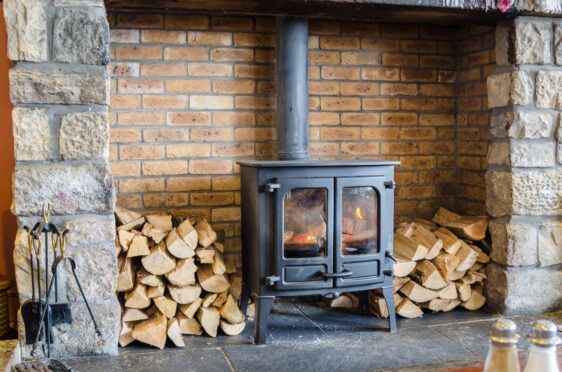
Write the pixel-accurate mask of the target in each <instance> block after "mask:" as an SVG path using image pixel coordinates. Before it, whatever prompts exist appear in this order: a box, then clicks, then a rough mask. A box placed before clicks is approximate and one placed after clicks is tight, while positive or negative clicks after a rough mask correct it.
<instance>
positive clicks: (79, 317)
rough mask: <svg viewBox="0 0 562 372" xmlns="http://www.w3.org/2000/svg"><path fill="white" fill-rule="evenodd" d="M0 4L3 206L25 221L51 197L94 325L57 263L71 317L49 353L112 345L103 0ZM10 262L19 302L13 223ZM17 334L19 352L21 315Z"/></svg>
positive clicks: (23, 273)
mask: <svg viewBox="0 0 562 372" xmlns="http://www.w3.org/2000/svg"><path fill="white" fill-rule="evenodd" d="M4 14H5V19H6V26H7V30H8V56H9V58H10V59H11V60H12V61H14V62H15V66H14V67H13V68H12V69H11V70H10V96H11V100H12V102H13V104H14V110H13V128H14V141H15V157H16V169H15V172H14V176H13V204H12V212H13V213H14V214H15V215H16V216H17V217H18V221H19V224H20V228H21V227H23V226H24V225H28V226H33V225H34V224H35V223H36V222H37V221H39V220H40V215H41V208H42V205H43V203H44V202H46V201H49V202H51V203H52V205H53V216H52V221H53V222H54V223H56V224H59V225H65V226H66V227H67V228H68V229H70V235H69V242H68V246H67V249H66V253H67V254H68V255H71V256H72V257H73V258H74V259H75V261H76V264H77V268H76V271H77V273H78V276H79V277H80V279H81V283H82V287H83V289H84V291H85V294H86V296H87V298H88V300H89V302H90V304H91V305H92V310H93V312H94V314H95V316H96V319H97V322H98V324H99V325H100V329H101V333H102V336H101V337H98V336H97V335H96V334H95V330H94V327H93V324H92V322H91V320H90V318H89V316H88V313H87V311H86V308H85V306H84V303H83V302H82V299H81V296H80V293H79V291H78V288H77V286H76V285H75V283H74V281H73V280H70V279H72V278H71V276H70V274H69V271H67V270H66V268H65V269H64V270H63V272H62V273H61V275H60V277H59V294H60V296H59V301H62V302H69V303H70V306H71V310H72V317H73V321H72V323H71V324H61V325H57V326H55V327H54V330H53V333H54V344H53V346H52V355H53V356H72V355H85V354H100V353H105V354H116V353H117V342H118V333H119V326H120V325H119V319H120V307H119V303H118V301H117V298H116V296H115V284H116V272H117V270H116V266H117V262H116V256H115V246H114V241H115V232H114V229H115V221H114V216H113V210H114V203H115V194H114V190H113V180H112V176H111V171H110V167H109V160H108V158H109V122H108V115H107V108H108V103H109V75H108V70H107V63H108V60H109V25H108V22H107V17H106V13H105V9H104V5H103V1H102V0H4ZM48 253H49V254H50V255H52V252H48ZM44 254H45V252H44V250H43V252H42V255H44ZM14 262H15V265H16V278H17V286H18V292H19V298H20V301H21V302H22V303H23V302H24V301H26V300H28V299H30V297H31V287H30V269H29V259H28V250H27V241H26V237H25V234H24V233H22V231H21V230H20V231H19V233H18V236H17V238H16V244H15V248H14ZM41 262H42V264H43V262H44V261H43V259H41ZM51 262H52V260H51ZM41 270H42V271H43V273H44V272H45V271H44V270H45V267H41ZM42 285H43V286H44V285H45V283H44V282H42ZM19 334H20V339H21V341H22V346H23V348H22V350H23V354H24V356H28V355H29V353H30V345H26V344H25V339H24V337H23V334H24V333H23V323H22V321H21V318H20V319H19Z"/></svg>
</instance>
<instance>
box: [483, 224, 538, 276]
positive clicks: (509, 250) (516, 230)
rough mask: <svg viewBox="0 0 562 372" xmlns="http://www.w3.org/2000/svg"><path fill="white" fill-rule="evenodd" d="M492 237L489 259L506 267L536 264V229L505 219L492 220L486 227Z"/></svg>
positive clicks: (529, 225) (530, 225) (531, 225)
mask: <svg viewBox="0 0 562 372" xmlns="http://www.w3.org/2000/svg"><path fill="white" fill-rule="evenodd" d="M488 227H489V229H490V234H491V236H492V250H491V252H490V257H491V258H492V260H494V262H497V263H500V264H502V265H507V266H529V265H536V264H537V263H538V262H537V242H538V237H537V227H536V226H534V225H533V224H531V223H527V222H514V221H510V220H509V219H507V218H499V219H493V220H491V221H490V223H489V225H488Z"/></svg>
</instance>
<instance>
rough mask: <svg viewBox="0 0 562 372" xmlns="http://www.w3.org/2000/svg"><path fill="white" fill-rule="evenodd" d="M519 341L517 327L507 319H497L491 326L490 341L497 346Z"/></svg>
mask: <svg viewBox="0 0 562 372" xmlns="http://www.w3.org/2000/svg"><path fill="white" fill-rule="evenodd" d="M518 340H519V335H518V334H517V325H516V324H515V323H514V322H513V321H511V320H509V319H503V318H502V319H498V320H496V322H495V323H494V324H493V325H492V331H491V332H490V341H492V342H494V343H497V344H515V343H517V341H518Z"/></svg>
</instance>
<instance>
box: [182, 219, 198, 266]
mask: <svg viewBox="0 0 562 372" xmlns="http://www.w3.org/2000/svg"><path fill="white" fill-rule="evenodd" d="M176 230H177V233H178V236H179V237H180V238H181V239H182V240H183V241H184V242H185V244H187V246H188V247H189V248H191V250H193V251H194V252H195V248H197V241H198V240H199V238H198V237H197V231H196V230H195V228H194V227H193V225H191V222H189V220H185V221H183V222H182V223H181V224H180V225H179V226H178V227H177V229H176ZM182 258H187V257H182Z"/></svg>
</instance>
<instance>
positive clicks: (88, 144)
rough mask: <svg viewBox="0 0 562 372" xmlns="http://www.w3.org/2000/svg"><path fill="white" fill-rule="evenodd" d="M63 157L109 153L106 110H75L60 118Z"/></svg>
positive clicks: (82, 157)
mask: <svg viewBox="0 0 562 372" xmlns="http://www.w3.org/2000/svg"><path fill="white" fill-rule="evenodd" d="M59 144H60V155H61V157H62V158H63V159H65V160H68V159H90V158H96V157H107V156H108V155H109V122H108V120H107V113H106V112H77V113H72V114H67V115H64V116H63V117H62V119H61V128H60V136H59Z"/></svg>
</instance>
